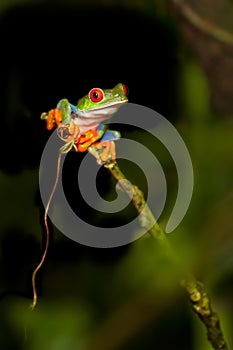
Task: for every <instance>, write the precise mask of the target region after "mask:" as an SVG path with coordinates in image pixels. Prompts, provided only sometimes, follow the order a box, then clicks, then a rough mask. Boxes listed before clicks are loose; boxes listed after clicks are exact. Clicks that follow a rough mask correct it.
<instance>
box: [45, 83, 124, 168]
mask: <svg viewBox="0 0 233 350" xmlns="http://www.w3.org/2000/svg"><path fill="white" fill-rule="evenodd" d="M127 95H128V88H127V87H126V85H124V84H121V83H119V84H117V85H116V86H115V87H114V88H113V89H106V90H103V89H100V88H93V89H91V90H90V91H89V93H88V94H87V95H86V96H84V97H82V98H81V99H79V100H78V103H77V106H74V105H72V104H71V103H70V102H69V101H68V100H67V99H62V100H60V101H59V102H58V104H57V106H56V108H55V109H52V110H50V111H49V112H48V113H42V115H41V119H45V120H46V122H47V129H48V130H52V129H53V128H54V127H56V126H57V134H58V136H59V137H60V138H61V139H62V140H63V141H65V142H66V144H65V145H64V146H62V147H61V152H62V153H67V152H69V151H70V150H71V149H72V148H74V149H75V151H77V152H85V151H87V150H88V151H89V152H90V153H91V154H93V155H94V156H95V157H96V158H97V162H98V163H99V164H107V163H109V162H114V161H115V160H116V152H115V144H114V141H115V140H118V139H119V138H120V133H119V132H118V131H113V130H109V129H108V126H107V125H106V124H102V122H103V121H105V120H107V119H110V118H111V117H112V115H113V114H114V113H115V112H116V111H117V110H118V109H119V108H120V107H121V105H122V104H124V103H126V102H128V98H127Z"/></svg>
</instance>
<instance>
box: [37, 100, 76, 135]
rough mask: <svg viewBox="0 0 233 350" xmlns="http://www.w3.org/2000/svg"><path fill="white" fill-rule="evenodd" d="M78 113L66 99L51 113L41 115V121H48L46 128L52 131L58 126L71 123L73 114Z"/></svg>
mask: <svg viewBox="0 0 233 350" xmlns="http://www.w3.org/2000/svg"><path fill="white" fill-rule="evenodd" d="M76 112H77V108H76V107H75V106H73V105H71V104H70V103H69V101H68V100H67V99H66V98H63V99H62V100H60V101H59V102H58V104H57V106H56V108H54V109H51V110H50V111H49V112H45V113H42V114H41V119H44V120H46V123H47V125H46V127H47V129H48V130H52V129H53V128H54V127H56V126H61V125H62V124H66V123H69V122H70V121H71V119H72V114H75V113H76Z"/></svg>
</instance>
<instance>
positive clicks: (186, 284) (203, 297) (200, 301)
mask: <svg viewBox="0 0 233 350" xmlns="http://www.w3.org/2000/svg"><path fill="white" fill-rule="evenodd" d="M105 167H106V168H108V169H109V171H110V172H111V174H112V175H113V176H114V178H115V179H116V180H117V181H118V183H119V184H120V185H119V186H120V188H121V189H122V190H123V191H124V192H125V193H126V194H127V195H128V196H129V197H130V198H131V199H132V203H133V205H134V207H135V208H136V210H137V212H138V213H139V214H141V215H140V225H141V226H142V227H143V228H146V229H148V230H147V231H148V233H149V234H150V235H151V236H152V237H153V238H154V239H155V240H156V241H157V242H158V243H159V244H160V245H161V246H162V248H163V249H164V252H165V253H166V254H167V255H168V256H169V258H170V259H172V261H173V262H174V263H175V264H176V265H177V267H178V268H179V270H180V272H181V273H182V274H183V278H182V280H181V286H182V287H183V288H184V289H185V291H186V292H187V294H188V297H189V300H190V302H191V305H192V309H193V310H194V312H195V313H196V314H197V315H198V317H199V318H200V320H201V321H202V322H203V324H204V325H205V327H206V331H207V337H208V340H209V342H210V343H211V345H212V347H213V349H216V350H217V349H218V350H220V349H221V350H227V344H226V341H225V339H224V336H223V332H222V330H221V327H220V320H219V317H218V315H217V314H216V313H215V312H214V311H213V309H212V307H211V302H210V298H209V296H208V294H207V292H206V290H205V287H204V285H203V284H202V283H201V282H199V281H197V280H196V278H195V277H194V276H193V275H192V274H190V273H189V272H187V271H184V267H183V265H182V264H181V263H180V262H179V259H178V257H177V256H176V254H175V252H174V250H173V249H172V247H171V245H170V243H169V240H168V239H167V236H166V234H165V232H164V231H163V229H162V228H161V227H160V226H159V225H158V223H157V221H156V220H155V217H154V216H153V214H152V212H151V210H150V208H149V207H148V205H147V203H146V200H145V198H144V194H143V192H142V191H141V190H140V189H139V188H138V187H137V186H135V185H132V184H131V183H130V182H129V181H128V179H126V177H125V175H124V174H123V173H122V171H121V170H120V168H119V166H118V164H117V163H116V162H114V163H110V164H108V165H106V166H105Z"/></svg>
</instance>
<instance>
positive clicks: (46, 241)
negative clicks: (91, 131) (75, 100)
mask: <svg viewBox="0 0 233 350" xmlns="http://www.w3.org/2000/svg"><path fill="white" fill-rule="evenodd" d="M61 156H62V152H59V155H58V159H57V174H56V179H55V182H54V185H53V189H52V191H51V194H50V197H49V200H48V203H47V205H46V208H45V213H44V224H45V230H46V240H45V249H44V253H43V255H42V258H41V261H40V262H39V264H38V265H37V267H36V268H35V270H34V271H33V274H32V290H33V303H32V305H31V309H32V310H33V309H34V307H35V306H36V303H37V291H36V274H37V272H38V271H39V270H40V268H41V267H42V265H43V263H44V261H45V258H46V255H47V252H48V247H49V226H48V211H49V207H50V203H51V201H52V199H53V196H54V193H55V191H56V188H57V184H58V179H59V174H60V168H61V166H60V165H61Z"/></svg>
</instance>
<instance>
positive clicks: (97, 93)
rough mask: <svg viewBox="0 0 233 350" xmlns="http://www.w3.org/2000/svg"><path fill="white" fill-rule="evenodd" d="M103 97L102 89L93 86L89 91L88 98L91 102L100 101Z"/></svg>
mask: <svg viewBox="0 0 233 350" xmlns="http://www.w3.org/2000/svg"><path fill="white" fill-rule="evenodd" d="M103 97H104V92H103V90H101V89H99V88H94V89H92V90H91V91H90V92H89V99H90V100H91V101H92V102H100V101H101V100H102V99H103Z"/></svg>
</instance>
